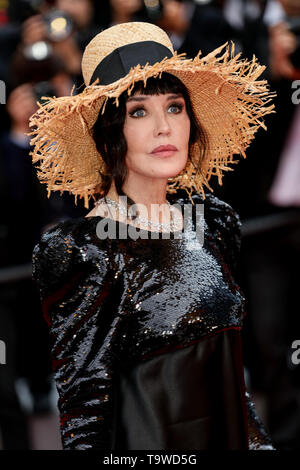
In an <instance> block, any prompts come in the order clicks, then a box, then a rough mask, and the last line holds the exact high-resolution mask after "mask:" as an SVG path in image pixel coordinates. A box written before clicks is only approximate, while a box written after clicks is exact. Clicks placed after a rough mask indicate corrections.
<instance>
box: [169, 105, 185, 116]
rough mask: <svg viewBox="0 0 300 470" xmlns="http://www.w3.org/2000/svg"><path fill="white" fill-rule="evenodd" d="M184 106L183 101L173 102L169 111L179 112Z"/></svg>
mask: <svg viewBox="0 0 300 470" xmlns="http://www.w3.org/2000/svg"><path fill="white" fill-rule="evenodd" d="M182 108H183V105H182V104H181V103H172V104H171V105H170V106H169V109H168V110H169V111H170V113H172V114H178V113H180V112H181V111H182Z"/></svg>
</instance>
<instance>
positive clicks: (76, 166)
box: [29, 22, 275, 208]
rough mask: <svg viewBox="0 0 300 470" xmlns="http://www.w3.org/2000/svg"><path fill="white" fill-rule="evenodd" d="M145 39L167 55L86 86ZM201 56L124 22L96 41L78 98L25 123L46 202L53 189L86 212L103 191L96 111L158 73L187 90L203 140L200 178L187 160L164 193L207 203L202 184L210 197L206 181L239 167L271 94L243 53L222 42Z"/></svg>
mask: <svg viewBox="0 0 300 470" xmlns="http://www.w3.org/2000/svg"><path fill="white" fill-rule="evenodd" d="M144 41H149V42H153V43H155V44H157V45H159V46H160V47H162V46H163V47H164V48H167V49H163V51H164V50H166V51H167V53H168V55H167V54H166V57H164V56H163V58H162V59H161V60H159V61H157V62H155V63H152V64H151V63H150V61H149V63H146V62H147V57H145V59H146V60H145V62H144V65H140V64H139V63H137V64H135V65H134V66H133V67H131V68H130V70H129V71H128V72H127V73H126V74H125V75H124V76H121V77H120V78H119V79H117V80H114V81H113V80H112V81H111V83H108V84H106V85H104V84H103V85H101V77H99V82H98V81H94V80H92V83H91V84H90V81H91V79H92V77H93V74H94V72H95V69H97V66H98V65H99V64H100V65H101V63H102V61H105V60H106V59H107V58H108V57H110V56H111V55H112V54H114V53H115V51H118V50H119V48H122V47H124V46H125V47H127V46H128V45H135V44H137V45H139V43H140V42H144ZM144 44H145V43H144ZM138 47H139V46H138ZM141 49H142V50H143V44H141ZM169 51H170V52H169ZM200 56H201V51H200V52H199V54H198V55H197V57H195V58H194V59H186V58H185V54H180V55H178V54H177V53H176V52H174V51H173V48H172V45H171V42H170V40H169V38H168V36H167V34H166V33H165V32H164V31H163V30H162V29H160V28H158V27H157V26H155V25H152V24H148V23H138V22H134V23H123V24H120V25H116V26H112V27H111V28H108V29H107V30H104V31H102V32H101V33H99V34H98V35H97V36H95V37H94V38H93V39H92V41H91V42H90V43H89V44H88V46H87V47H86V49H85V52H84V54H83V58H82V73H83V77H84V81H85V85H86V87H85V89H84V90H83V91H82V92H81V93H79V94H76V95H73V90H72V93H71V95H70V96H67V97H59V98H55V97H52V98H49V97H47V98H46V99H47V101H46V103H43V104H39V110H38V111H37V112H36V113H35V114H34V115H33V116H32V117H31V118H30V126H31V127H33V130H32V132H31V133H30V134H29V135H32V136H33V137H32V139H31V144H32V145H34V150H33V151H32V152H31V155H32V161H33V163H39V166H38V167H37V170H38V177H39V179H40V181H41V182H42V183H44V184H46V185H47V189H48V196H50V194H51V191H60V192H62V191H69V192H70V193H71V194H73V195H74V196H75V203H77V197H80V198H84V204H85V207H86V208H88V207H89V200H90V198H92V199H95V196H96V195H99V194H101V192H102V189H101V188H102V179H101V172H105V170H106V168H105V163H104V161H103V159H102V157H101V155H100V154H99V152H98V151H97V149H96V145H95V142H94V140H93V137H92V129H93V126H94V124H95V122H96V120H97V118H98V115H99V112H101V113H103V112H105V104H106V102H107V100H108V99H114V102H115V104H116V106H118V98H119V96H120V95H121V94H122V93H123V92H125V91H127V92H128V94H130V93H131V91H132V89H133V87H134V85H135V83H136V82H138V81H141V80H142V81H144V83H145V84H146V83H147V79H148V78H149V77H158V78H159V77H160V76H161V74H162V73H163V72H167V73H170V74H173V75H175V76H176V77H178V78H179V79H180V80H181V81H182V82H183V84H184V85H185V86H186V88H187V90H188V92H189V96H190V100H191V103H192V106H193V110H194V114H195V117H196V119H197V120H198V122H199V124H200V126H201V127H202V128H203V129H204V131H205V133H206V135H207V137H208V142H209V146H208V150H207V158H206V159H205V160H204V161H202V162H201V173H199V171H196V169H195V168H194V166H193V164H192V162H191V161H190V160H188V163H187V165H186V167H185V168H184V169H183V171H182V172H181V173H180V174H179V175H177V176H176V177H173V178H169V181H168V187H167V191H168V192H170V193H174V192H176V189H177V188H183V189H185V190H186V191H187V192H188V194H191V193H192V192H200V193H201V194H202V196H203V197H204V198H205V193H204V186H206V187H207V188H209V189H210V190H211V191H213V190H212V188H211V187H210V185H209V180H210V178H211V176H213V175H215V176H217V178H218V182H219V184H220V185H221V184H222V177H223V172H224V171H232V170H233V168H231V167H230V164H234V163H237V162H238V160H234V159H233V156H234V155H242V156H243V157H244V158H245V157H246V154H245V150H246V148H247V147H248V145H249V144H250V142H251V141H252V140H253V138H254V135H255V133H256V132H257V130H258V129H259V128H260V127H262V128H264V129H266V126H265V124H264V121H263V117H264V116H265V115H267V114H269V113H272V112H274V105H273V104H269V103H270V101H271V100H272V98H273V97H274V95H275V94H274V93H272V92H270V91H269V89H268V83H267V81H266V80H258V77H259V76H260V75H261V74H262V72H263V71H264V70H265V66H262V65H260V64H259V63H258V61H257V59H256V58H255V57H254V56H253V59H252V60H251V61H250V60H247V59H241V58H240V56H241V54H237V55H234V47H232V48H231V51H230V48H229V44H228V43H225V44H224V45H222V46H221V47H219V48H217V49H215V50H214V51H212V52H211V53H210V54H208V55H207V56H205V57H200ZM108 72H109V71H108ZM191 156H192V160H193V161H195V162H197V161H200V149H199V146H198V145H196V144H195V145H194V146H193V148H192V149H191Z"/></svg>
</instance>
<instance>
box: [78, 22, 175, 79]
mask: <svg viewBox="0 0 300 470" xmlns="http://www.w3.org/2000/svg"><path fill="white" fill-rule="evenodd" d="M143 41H154V42H157V43H159V44H163V45H164V46H165V47H167V48H168V49H170V51H171V52H172V53H174V50H173V46H172V43H171V41H170V39H169V37H168V35H167V34H166V33H165V32H164V31H163V30H162V29H161V28H159V27H158V26H155V25H153V24H150V23H143V28H141V27H140V23H122V24H119V25H116V26H113V27H112V28H109V29H106V30H104V31H102V32H101V33H100V34H97V36H95V37H94V38H93V39H92V40H91V41H90V43H89V44H88V45H87V47H86V48H85V51H84V54H83V57H82V75H83V78H84V82H85V84H86V85H89V83H90V79H91V77H92V74H93V72H94V70H95V68H96V67H97V65H98V64H99V62H101V61H102V60H103V59H104V58H105V57H107V56H108V55H109V54H111V53H112V52H113V51H114V50H115V49H117V48H118V47H122V46H126V45H127V44H134V43H137V42H143ZM100 83H101V82H100Z"/></svg>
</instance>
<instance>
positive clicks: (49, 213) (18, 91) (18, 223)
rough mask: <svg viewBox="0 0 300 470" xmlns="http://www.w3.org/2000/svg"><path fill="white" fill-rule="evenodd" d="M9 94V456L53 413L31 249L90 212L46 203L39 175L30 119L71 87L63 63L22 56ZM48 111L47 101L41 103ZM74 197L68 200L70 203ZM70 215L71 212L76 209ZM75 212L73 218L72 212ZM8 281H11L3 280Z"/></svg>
mask: <svg viewBox="0 0 300 470" xmlns="http://www.w3.org/2000/svg"><path fill="white" fill-rule="evenodd" d="M10 72H11V73H10V74H11V77H12V79H11V82H10V83H9V86H8V90H7V91H8V93H7V95H8V96H7V104H6V112H7V121H8V124H9V125H8V129H7V130H4V128H1V133H0V175H1V176H0V197H1V199H2V201H5V203H4V204H3V205H2V212H1V224H0V269H1V272H2V277H1V282H0V312H1V315H0V329H1V339H2V338H3V340H5V343H6V345H7V351H8V357H7V365H6V366H5V367H2V368H1V369H0V397H1V400H0V431H1V434H2V441H3V445H4V448H5V449H28V448H32V445H33V444H32V440H31V436H30V435H29V432H28V427H27V421H28V416H27V413H30V414H34V415H37V414H39V415H41V414H45V413H50V412H52V408H51V401H50V391H51V372H52V371H51V367H50V362H49V351H48V333H47V330H46V328H45V326H46V325H45V322H44V320H43V316H42V312H41V310H40V303H39V298H38V294H37V292H36V290H35V287H34V286H33V283H32V280H31V273H30V271H29V270H28V272H27V271H26V272H27V274H26V272H25V268H26V266H27V267H28V266H29V267H30V263H31V256H32V249H33V247H34V245H35V243H36V241H37V240H38V239H39V238H40V236H41V233H42V232H43V231H44V230H45V229H46V227H48V226H49V225H52V224H55V223H57V222H59V221H60V220H62V219H65V218H69V217H78V216H82V215H84V214H85V213H86V210H84V209H81V208H80V207H79V205H80V204H78V207H75V208H74V207H73V206H74V205H73V202H72V204H71V202H69V201H70V200H69V198H68V197H66V198H64V200H63V201H62V203H61V202H60V197H59V196H58V195H55V197H54V198H52V197H51V198H50V199H48V198H47V192H46V190H45V188H44V187H41V185H40V184H39V182H38V180H37V177H36V174H35V173H36V172H35V171H33V166H32V161H31V157H30V155H29V152H30V150H31V146H30V142H29V141H30V137H29V136H26V135H25V133H27V132H29V131H30V128H29V126H28V121H29V117H30V116H31V115H32V113H34V112H35V111H36V110H37V103H36V102H37V100H40V99H41V96H43V95H46V96H47V95H49V96H51V95H55V96H64V95H68V94H69V93H70V90H71V88H72V85H73V81H72V80H71V77H70V75H69V74H68V73H67V72H66V70H65V68H64V66H63V65H62V63H61V61H60V60H59V59H57V58H56V57H55V56H53V55H51V54H50V53H49V54H48V55H46V56H45V57H44V58H43V59H41V60H37V59H34V57H29V56H28V57H26V56H25V55H24V54H23V53H22V50H19V51H18V52H17V53H16V54H15V56H14V58H13V60H12V62H11V69H10ZM41 102H42V103H43V101H41ZM66 196H69V195H66ZM71 207H72V209H71ZM74 209H75V210H74ZM5 273H7V277H6V276H5ZM18 378H22V379H25V381H26V383H27V384H28V388H29V391H30V395H31V398H32V409H31V410H28V409H24V408H23V405H22V401H21V402H20V401H19V398H22V397H20V395H19V396H18V395H17V394H16V388H15V385H16V380H17V379H18Z"/></svg>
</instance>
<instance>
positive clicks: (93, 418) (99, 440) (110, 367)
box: [32, 222, 119, 450]
mask: <svg viewBox="0 0 300 470" xmlns="http://www.w3.org/2000/svg"><path fill="white" fill-rule="evenodd" d="M82 250H83V251H84V256H82ZM85 250H86V248H84V247H83V248H82V247H81V246H77V245H76V242H75V240H74V238H73V236H72V231H70V226H69V224H68V223H64V222H63V223H62V224H58V226H56V227H54V228H52V229H50V230H49V231H47V232H46V233H45V234H44V235H43V236H42V238H41V240H40V242H39V243H38V244H37V245H36V246H35V248H34V251H33V258H32V261H33V280H34V281H35V282H36V284H37V286H38V289H39V292H40V298H41V305H42V310H43V314H44V317H45V319H46V321H47V323H48V325H49V331H50V350H51V357H52V368H53V371H54V378H55V382H56V387H57V390H58V394H59V400H58V408H59V412H60V427H61V436H62V444H63V449H65V450H69V449H81V450H84V449H97V450H108V449H110V448H111V440H112V423H113V396H114V394H113V380H114V372H115V368H116V356H115V354H114V352H113V344H114V341H115V337H116V333H117V332H118V328H117V325H118V320H119V319H118V318H117V317H116V315H115V312H114V310H113V308H111V307H110V300H109V299H110V296H111V294H112V282H113V281H112V278H113V274H112V270H111V266H110V261H109V256H107V252H106V251H105V250H104V249H103V250H102V249H99V250H98V251H97V252H94V251H95V247H93V250H94V251H93V256H96V260H97V262H93V263H89V264H87V263H86V261H85V260H86V257H87V252H86V251H85Z"/></svg>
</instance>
